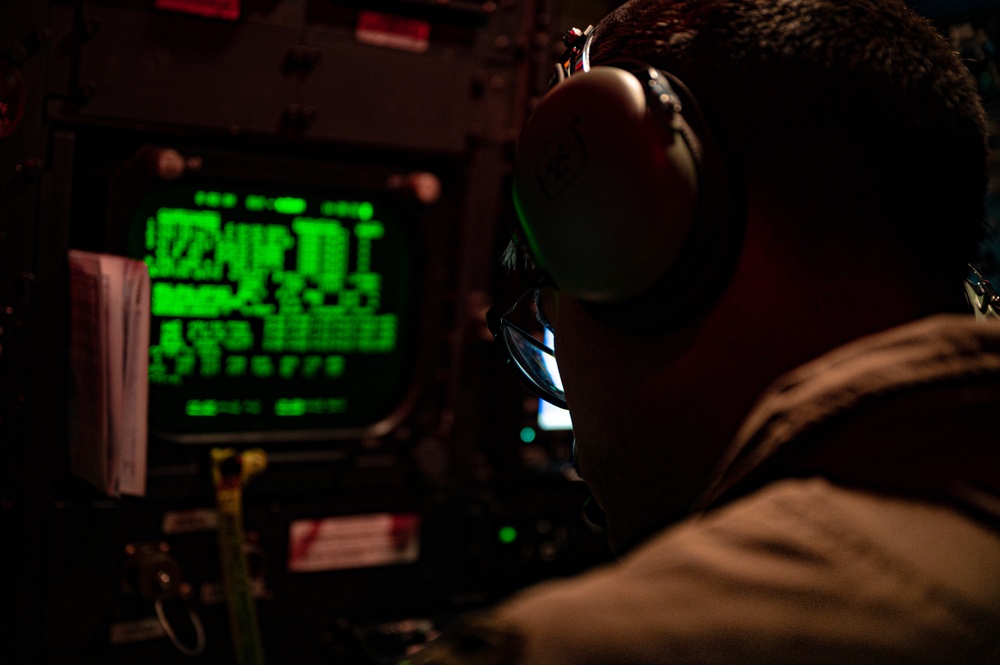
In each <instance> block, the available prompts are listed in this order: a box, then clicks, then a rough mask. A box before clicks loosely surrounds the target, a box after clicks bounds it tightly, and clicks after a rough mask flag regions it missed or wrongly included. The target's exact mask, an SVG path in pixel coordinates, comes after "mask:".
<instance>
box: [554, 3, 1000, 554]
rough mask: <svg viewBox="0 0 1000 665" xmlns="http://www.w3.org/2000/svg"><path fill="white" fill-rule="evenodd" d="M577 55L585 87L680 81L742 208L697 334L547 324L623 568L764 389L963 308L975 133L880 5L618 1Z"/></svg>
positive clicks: (589, 323) (899, 19)
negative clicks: (821, 359) (624, 63)
mask: <svg viewBox="0 0 1000 665" xmlns="http://www.w3.org/2000/svg"><path fill="white" fill-rule="evenodd" d="M592 44H593V46H592V50H591V59H592V64H593V65H595V66H596V65H600V64H601V63H602V62H608V61H611V60H617V59H620V58H630V59H635V60H641V61H644V62H646V63H648V64H650V65H652V66H653V67H656V68H659V69H662V70H665V71H667V72H670V73H671V74H673V75H675V76H677V77H679V78H680V79H681V80H682V81H683V82H684V83H685V84H686V85H687V87H688V88H690V90H691V91H692V93H693V94H694V96H695V97H696V98H697V99H698V100H699V102H700V105H701V107H702V108H703V110H704V111H705V115H706V116H707V117H708V119H709V121H710V122H711V123H712V125H713V130H714V132H715V134H716V135H717V138H718V139H720V141H721V142H722V143H724V144H725V145H726V146H727V147H728V152H729V157H730V160H731V167H732V169H733V176H734V179H736V180H737V181H739V182H741V183H742V185H743V188H742V189H743V191H744V192H745V196H746V201H745V204H746V234H745V240H744V242H743V246H742V250H741V253H740V256H739V260H738V263H737V265H736V267H735V268H734V270H733V276H732V278H731V279H730V280H729V283H728V285H727V286H726V288H725V290H724V292H723V293H722V295H721V297H719V298H718V300H717V301H716V302H715V303H714V304H713V305H712V306H711V307H710V308H709V310H708V311H707V312H706V313H704V314H703V315H701V316H699V317H697V318H696V319H695V320H693V321H689V322H688V323H686V324H684V325H682V326H680V327H677V328H674V329H672V330H670V331H668V332H662V333H656V334H652V335H650V334H631V333H628V332H625V328H619V327H616V326H615V325H614V324H613V323H611V324H609V323H608V322H607V321H598V320H596V319H595V318H594V317H593V316H592V315H591V314H592V310H591V309H588V307H587V304H586V303H583V302H581V301H580V300H579V299H578V298H574V297H572V296H568V295H566V294H565V293H562V294H557V295H556V298H555V300H554V301H553V302H551V303H550V304H549V311H548V312H547V315H548V317H549V318H550V320H552V322H553V324H554V325H555V330H556V339H557V342H558V346H557V352H558V357H559V363H560V370H561V372H562V375H563V379H564V382H565V385H566V395H567V399H568V401H569V406H570V410H571V411H572V413H573V419H574V429H575V433H576V436H577V444H578V453H579V463H580V467H581V470H582V472H583V475H584V477H585V479H586V480H587V481H588V482H589V483H590V485H591V487H592V488H593V490H594V493H595V497H596V498H597V499H598V501H599V503H600V504H601V505H602V506H603V507H604V508H605V510H606V511H607V513H608V528H609V537H610V539H611V541H612V544H613V545H614V546H615V547H616V548H618V549H624V548H626V547H628V546H630V545H632V544H634V543H635V542H636V541H637V540H639V539H641V538H642V537H644V536H645V535H648V533H649V532H650V531H651V530H653V529H655V528H657V527H658V526H660V525H662V524H663V523H664V522H666V521H669V520H671V519H674V518H676V517H678V516H680V515H682V514H683V513H684V511H685V510H686V508H687V506H688V505H690V503H691V501H692V500H694V499H695V498H696V495H697V494H698V492H699V491H700V490H701V489H702V488H703V486H704V483H705V479H706V477H707V475H708V474H709V473H710V470H711V468H712V466H713V465H714V463H715V461H716V460H717V459H718V456H719V455H720V454H721V452H722V450H723V449H724V448H725V447H726V445H727V444H728V442H729V439H730V437H731V436H732V435H733V433H734V431H735V429H736V428H737V427H738V425H739V423H740V421H741V420H742V418H743V417H744V416H745V415H746V412H747V410H748V409H749V407H750V406H751V404H752V402H753V401H754V399H755V398H756V397H757V396H758V395H759V394H760V392H761V390H763V389H764V388H765V387H766V386H767V384H768V383H770V382H771V381H773V380H774V379H775V378H776V377H777V376H778V375H779V374H781V373H782V372H785V371H788V370H789V369H792V368H793V367H795V366H796V365H798V364H800V363H802V362H804V361H806V360H808V359H810V358H813V357H815V356H816V355H819V354H821V353H823V352H824V351H826V350H828V349H830V348H832V347H834V346H836V345H838V344H841V343H843V342H845V341H847V340H850V339H852V338H854V337H857V336H859V335H863V334H866V333H870V332H874V331H877V330H880V329H884V328H887V327H890V326H892V325H896V324H898V323H902V322H904V321H907V320H910V319H913V318H916V317H919V316H921V315H923V314H926V313H929V312H933V311H938V310H941V309H945V308H947V307H948V306H950V304H951V303H952V302H953V300H954V298H953V296H954V297H959V296H960V294H961V290H960V289H961V276H962V270H963V267H964V261H965V259H966V256H967V255H968V253H969V251H970V250H971V248H972V247H973V246H974V244H975V241H976V239H977V238H978V235H979V233H980V226H981V219H982V195H983V191H984V188H985V138H984V135H985V132H984V119H983V114H982V109H981V106H980V105H979V102H978V99H977V95H976V91H975V87H974V85H973V83H972V82H971V80H970V77H969V75H968V73H967V71H965V69H964V68H963V66H962V65H961V63H960V62H958V61H957V59H956V58H955V57H954V55H953V54H952V53H951V51H950V49H949V47H948V45H947V44H946V43H945V42H944V41H943V39H942V38H941V37H940V36H939V35H938V34H937V33H936V32H935V31H934V29H933V28H932V27H931V26H930V25H929V24H928V23H927V22H925V21H924V20H922V19H918V18H917V17H915V16H913V15H912V14H911V13H910V12H909V11H908V10H907V9H906V8H905V7H904V6H903V5H902V4H901V3H899V2H895V1H892V0H879V1H876V0H837V1H822V0H777V1H771V2H761V1H751V0H699V1H690V2H685V1H680V2H670V1H666V0H661V1H652V2H651V1H638V2H630V3H627V4H626V5H624V6H623V7H622V8H620V9H619V10H617V11H616V12H614V13H613V14H612V15H610V16H609V17H608V18H606V19H605V20H604V21H603V22H602V23H601V24H600V25H599V26H598V27H597V29H596V33H595V37H594V40H593V42H592ZM608 131H609V132H612V133H613V132H614V131H615V128H613V127H609V128H608ZM622 168H628V165H623V166H622ZM703 195H706V196H711V192H705V193H703ZM651 223H655V220H651Z"/></svg>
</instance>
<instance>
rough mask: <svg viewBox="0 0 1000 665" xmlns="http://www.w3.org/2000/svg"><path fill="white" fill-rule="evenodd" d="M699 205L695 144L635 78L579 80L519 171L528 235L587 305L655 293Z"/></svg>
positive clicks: (607, 72)
mask: <svg viewBox="0 0 1000 665" xmlns="http://www.w3.org/2000/svg"><path fill="white" fill-rule="evenodd" d="M680 124H682V123H680ZM697 200H698V177H697V166H696V164H695V161H694V157H693V156H692V155H691V152H690V150H689V147H688V145H687V144H686V142H685V141H684V140H683V137H682V135H681V134H680V133H679V131H678V129H677V128H675V127H672V126H667V127H664V126H663V124H662V123H661V122H660V121H659V120H658V119H657V118H656V117H654V116H653V114H652V113H651V112H650V111H649V109H648V108H647V105H646V92H645V91H644V90H643V88H642V85H641V83H640V82H639V80H638V79H637V78H636V77H635V76H634V75H632V74H630V73H629V72H626V71H624V70H622V69H618V68H610V67H596V68H594V69H592V70H590V71H589V72H587V73H586V74H577V75H574V76H572V77H570V78H569V79H568V80H567V81H566V82H564V83H561V84H559V85H557V86H556V87H555V88H554V89H553V90H552V91H551V92H550V93H549V95H547V96H546V97H545V98H544V99H543V100H542V101H541V102H540V103H539V105H538V106H537V107H536V109H535V111H534V113H533V114H532V116H531V118H530V119H529V121H528V123H527V125H526V126H525V130H524V133H523V135H522V138H521V143H520V145H519V147H518V151H517V158H516V161H515V167H514V202H515V205H516V207H517V210H518V214H519V216H520V218H521V220H522V229H523V231H524V235H525V237H526V239H527V241H528V243H529V246H530V249H531V252H532V253H533V254H534V257H535V259H536V261H537V262H538V263H539V264H540V265H541V266H542V267H543V268H544V269H545V270H546V271H547V272H548V273H549V275H550V277H551V278H552V280H553V281H554V282H555V283H556V284H557V285H558V287H559V288H560V289H562V290H564V291H567V292H569V293H571V294H573V295H575V296H577V297H579V298H581V299H583V300H585V301H588V302H618V301H622V300H626V299H628V298H631V297H634V296H636V295H638V294H640V293H642V292H643V291H645V290H646V289H648V288H649V287H650V286H652V285H653V284H654V283H655V282H656V281H657V279H659V277H660V276H661V275H662V273H663V266H664V264H667V265H669V264H670V262H672V261H673V260H674V259H675V258H676V257H677V256H678V254H679V253H680V251H681V249H682V247H683V246H684V244H685V241H686V239H687V237H688V235H689V232H690V229H691V226H692V223H693V220H694V215H695V207H696V204H697ZM664 218H666V219H664Z"/></svg>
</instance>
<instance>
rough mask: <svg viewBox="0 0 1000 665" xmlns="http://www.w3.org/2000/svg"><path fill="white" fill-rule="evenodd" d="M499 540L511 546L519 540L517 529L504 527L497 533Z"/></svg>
mask: <svg viewBox="0 0 1000 665" xmlns="http://www.w3.org/2000/svg"><path fill="white" fill-rule="evenodd" d="M497 538H498V539H499V540H500V542H501V543H504V544H505V545H510V544H511V543H512V542H514V541H515V540H517V529H515V528H514V527H512V526H502V527H500V530H499V531H498V532H497Z"/></svg>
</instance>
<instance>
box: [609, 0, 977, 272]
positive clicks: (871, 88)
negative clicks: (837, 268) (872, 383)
mask: <svg viewBox="0 0 1000 665" xmlns="http://www.w3.org/2000/svg"><path fill="white" fill-rule="evenodd" d="M591 57H592V60H593V61H594V62H595V63H596V64H600V62H602V61H608V60H611V59H616V58H622V57H625V58H633V59H638V60H643V61H645V62H647V63H649V64H650V65H653V66H654V67H657V68H660V69H664V70H666V71H669V72H671V73H672V74H674V75H676V76H678V77H679V78H681V79H682V80H683V81H684V82H685V83H686V84H687V86H688V87H689V88H690V89H691V90H692V92H693V93H694V95H695V97H696V98H698V99H699V101H700V103H701V106H702V107H703V108H704V111H705V114H706V115H707V116H708V117H709V119H710V120H711V121H714V124H715V126H716V131H717V132H718V133H720V134H721V135H722V136H721V137H720V138H721V139H722V140H724V141H725V142H727V143H728V144H729V146H730V149H731V153H732V160H733V163H734V165H735V167H736V168H737V169H738V172H741V173H743V174H744V175H746V176H747V177H748V178H749V177H750V176H751V175H753V174H756V175H757V177H756V180H758V181H759V180H761V179H763V180H764V181H769V182H770V186H771V187H774V188H775V189H774V191H772V192H771V194H772V195H774V194H777V195H778V196H780V197H781V199H782V200H783V201H785V200H787V202H788V205H789V206H797V209H798V211H799V212H801V213H803V214H807V211H808V210H810V209H820V208H819V207H820V206H822V207H823V208H825V209H827V210H829V209H831V207H835V209H836V210H838V211H842V214H841V215H839V217H838V219H839V218H842V219H844V220H845V222H846V225H845V226H842V227H841V228H837V229H826V228H819V229H808V228H806V229H803V228H798V229H794V230H791V229H789V230H790V231H792V232H793V233H797V234H800V235H801V234H803V233H804V234H805V237H806V238H812V240H813V241H818V242H822V241H823V236H824V235H826V234H829V233H841V234H843V235H841V236H840V238H841V239H844V238H851V237H856V238H859V239H863V238H864V236H863V235H857V234H864V233H873V234H882V235H883V236H884V237H887V238H890V239H891V240H892V241H893V242H897V241H898V243H899V246H900V248H901V251H902V252H904V253H905V254H907V255H908V256H910V257H912V260H913V265H914V271H915V272H916V273H918V277H919V278H920V279H921V281H925V280H926V281H927V282H928V283H937V284H938V285H941V281H942V280H944V281H945V282H946V283H947V288H957V285H958V283H959V281H958V280H960V278H961V276H962V271H963V270H964V267H965V262H966V261H967V260H969V257H970V256H971V255H972V253H973V250H974V249H975V246H976V243H977V242H978V241H979V240H980V238H981V235H982V232H983V214H984V211H983V204H984V194H985V188H986V180H987V169H986V153H987V142H986V119H985V113H984V111H983V108H982V104H981V101H980V99H979V95H978V93H977V90H976V86H975V82H974V80H973V79H972V76H971V74H970V73H969V71H968V69H967V68H966V67H965V66H964V65H963V64H962V63H961V62H960V61H959V59H958V58H957V57H956V55H955V54H954V53H953V51H952V49H951V48H950V46H949V44H948V43H947V41H946V40H945V39H944V37H943V36H942V35H941V34H940V33H939V32H938V30H937V29H936V28H935V27H934V25H933V24H931V23H930V22H929V21H928V20H926V19H924V18H923V17H920V16H917V15H916V14H915V13H913V12H912V11H911V10H910V9H909V8H908V7H907V6H906V5H905V4H904V3H903V2H901V1H898V0H773V1H769V2H761V1H759V0H675V1H671V0H633V1H632V2H628V3H626V4H625V5H623V6H622V7H620V8H619V9H618V10H616V11H614V12H613V13H612V14H610V15H609V16H608V17H607V18H605V19H604V21H602V22H601V24H600V25H599V26H598V27H597V29H596V32H595V38H594V42H593V47H592V52H591ZM760 176H763V178H761V177H760ZM791 209H792V210H795V209H796V208H795V207H793V208H791ZM795 221H796V223H797V224H800V223H802V222H808V220H795ZM849 234H854V235H853V236H852V235H849Z"/></svg>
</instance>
